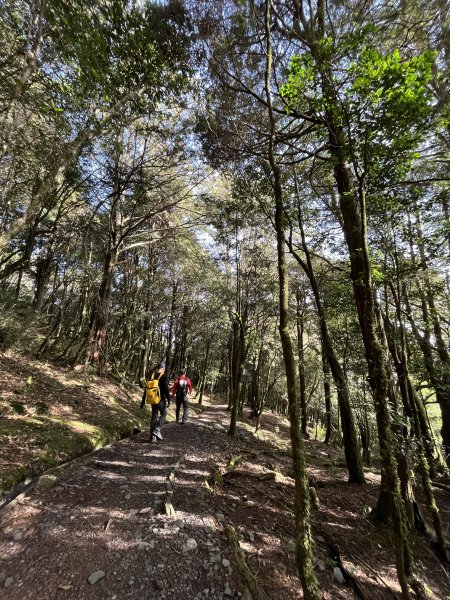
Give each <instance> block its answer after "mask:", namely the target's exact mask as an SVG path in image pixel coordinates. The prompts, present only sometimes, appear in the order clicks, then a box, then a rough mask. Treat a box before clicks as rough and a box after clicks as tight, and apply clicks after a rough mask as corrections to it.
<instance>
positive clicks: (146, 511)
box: [138, 506, 152, 515]
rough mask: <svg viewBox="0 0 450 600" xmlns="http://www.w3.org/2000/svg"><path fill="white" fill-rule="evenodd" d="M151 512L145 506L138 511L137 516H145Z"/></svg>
mask: <svg viewBox="0 0 450 600" xmlns="http://www.w3.org/2000/svg"><path fill="white" fill-rule="evenodd" d="M151 510H152V507H151V506H146V507H145V508H141V510H140V511H139V513H138V514H139V515H145V514H147V513H148V512H150V511H151Z"/></svg>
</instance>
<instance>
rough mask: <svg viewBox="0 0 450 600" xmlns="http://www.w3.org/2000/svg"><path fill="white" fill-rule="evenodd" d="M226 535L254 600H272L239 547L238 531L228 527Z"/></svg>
mask: <svg viewBox="0 0 450 600" xmlns="http://www.w3.org/2000/svg"><path fill="white" fill-rule="evenodd" d="M225 533H226V534H227V537H228V539H229V541H230V543H231V545H232V546H233V550H234V554H235V557H236V562H237V565H238V568H239V571H240V573H241V575H242V576H243V577H244V579H245V581H246V583H247V586H248V589H249V590H250V592H251V593H252V597H253V599H254V600H270V598H269V596H268V595H267V594H266V592H265V591H264V590H263V589H262V587H261V586H260V585H259V583H258V580H257V579H256V577H255V575H254V574H253V572H252V571H251V569H250V567H249V566H248V564H247V562H246V560H245V557H244V554H243V552H242V550H241V548H240V546H239V540H238V537H237V535H236V531H235V529H234V527H232V526H231V525H227V527H225Z"/></svg>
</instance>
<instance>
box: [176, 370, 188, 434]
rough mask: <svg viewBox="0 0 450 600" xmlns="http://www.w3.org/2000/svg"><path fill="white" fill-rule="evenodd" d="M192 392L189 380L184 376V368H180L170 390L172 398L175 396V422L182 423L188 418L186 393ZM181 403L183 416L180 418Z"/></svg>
mask: <svg viewBox="0 0 450 600" xmlns="http://www.w3.org/2000/svg"><path fill="white" fill-rule="evenodd" d="M191 392H192V383H191V380H190V379H189V378H188V377H186V369H181V371H180V375H179V377H178V379H176V380H175V383H174V384H173V390H172V399H173V398H175V403H176V407H177V408H176V418H177V423H180V425H184V423H186V421H187V418H188V406H189V405H188V394H190V393H191ZM181 405H183V418H182V419H180V408H181Z"/></svg>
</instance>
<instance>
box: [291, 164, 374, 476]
mask: <svg viewBox="0 0 450 600" xmlns="http://www.w3.org/2000/svg"><path fill="white" fill-rule="evenodd" d="M294 175H295V174H294ZM295 187H296V192H297V200H298V224H299V227H300V234H301V240H302V249H303V252H304V254H305V259H306V262H305V261H304V260H302V259H301V257H300V256H299V255H298V253H297V252H295V251H294V249H293V247H292V243H291V242H289V246H290V249H291V253H292V254H293V256H294V257H295V259H296V260H297V262H298V263H299V264H300V266H301V267H302V269H303V270H304V272H305V273H306V275H307V277H308V279H309V282H310V285H311V290H312V292H313V295H314V301H315V304H316V309H317V315H318V317H319V326H320V336H321V343H322V352H324V353H325V357H326V360H327V362H328V364H329V366H330V370H331V373H332V376H333V380H334V384H335V386H336V391H337V397H338V407H339V417H340V421H341V424H342V436H343V440H344V451H345V460H346V464H347V469H348V476H349V482H350V483H365V478H364V469H363V466H362V460H361V451H360V447H359V442H358V434H357V431H356V426H355V421H354V418H353V411H352V407H351V403H350V392H349V389H348V385H347V380H346V377H345V374H344V372H343V370H342V367H341V365H340V363H339V361H338V359H337V357H336V354H335V352H334V347H333V343H332V341H331V337H330V334H329V331H328V325H327V320H326V315H325V310H324V307H323V304H322V298H321V295H320V291H319V284H318V283H317V279H316V276H315V273H314V269H313V264H312V260H311V254H310V252H309V248H308V245H307V243H306V236H305V231H304V227H303V216H302V209H301V205H300V197H299V193H298V185H297V177H296V176H295Z"/></svg>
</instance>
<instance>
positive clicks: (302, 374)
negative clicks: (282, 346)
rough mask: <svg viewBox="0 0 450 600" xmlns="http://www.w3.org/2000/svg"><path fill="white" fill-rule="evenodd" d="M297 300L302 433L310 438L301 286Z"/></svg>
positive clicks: (297, 293)
mask: <svg viewBox="0 0 450 600" xmlns="http://www.w3.org/2000/svg"><path fill="white" fill-rule="evenodd" d="M296 301H297V348H298V378H299V383H300V407H301V411H302V435H303V437H305V438H308V437H309V435H308V420H307V415H306V382H305V356H304V348H303V334H304V331H305V324H304V318H303V310H302V304H304V297H303V296H302V293H301V291H300V289H299V288H297V292H296Z"/></svg>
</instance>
